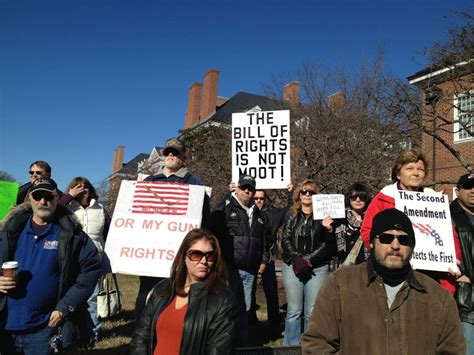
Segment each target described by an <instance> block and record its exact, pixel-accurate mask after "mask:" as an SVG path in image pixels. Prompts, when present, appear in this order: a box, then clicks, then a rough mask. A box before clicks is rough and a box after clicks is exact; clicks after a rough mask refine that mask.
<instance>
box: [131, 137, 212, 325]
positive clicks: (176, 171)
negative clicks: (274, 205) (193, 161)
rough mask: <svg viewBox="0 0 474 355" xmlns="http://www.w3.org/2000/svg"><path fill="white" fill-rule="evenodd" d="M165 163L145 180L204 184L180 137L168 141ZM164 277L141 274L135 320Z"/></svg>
mask: <svg viewBox="0 0 474 355" xmlns="http://www.w3.org/2000/svg"><path fill="white" fill-rule="evenodd" d="M163 155H164V164H163V165H162V166H160V167H159V168H158V171H157V172H156V174H154V175H150V176H148V177H147V178H146V179H145V181H160V182H178V183H181V184H188V185H203V183H202V181H201V180H200V179H199V178H197V177H196V176H194V175H192V174H191V173H190V172H189V171H188V168H187V167H186V147H185V146H184V143H183V142H182V141H180V140H179V139H176V138H172V139H169V140H168V141H167V142H166V146H165V148H164V149H163ZM210 214H211V212H210V207H209V198H208V196H207V195H205V196H204V205H203V210H202V222H201V227H204V228H206V226H207V224H208V223H209V216H210ZM161 280H162V278H160V277H150V276H140V289H139V290H138V295H137V299H136V301H135V320H136V321H138V319H140V314H141V312H142V310H143V308H144V307H145V301H146V297H147V295H148V293H149V292H150V291H151V289H152V288H153V286H155V285H156V284H157V283H158V282H159V281H161Z"/></svg>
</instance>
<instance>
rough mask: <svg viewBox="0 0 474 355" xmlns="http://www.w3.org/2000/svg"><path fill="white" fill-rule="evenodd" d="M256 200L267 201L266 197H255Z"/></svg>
mask: <svg viewBox="0 0 474 355" xmlns="http://www.w3.org/2000/svg"><path fill="white" fill-rule="evenodd" d="M253 199H254V200H255V201H265V197H254V198H253Z"/></svg>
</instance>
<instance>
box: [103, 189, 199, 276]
mask: <svg viewBox="0 0 474 355" xmlns="http://www.w3.org/2000/svg"><path fill="white" fill-rule="evenodd" d="M203 201H204V186H197V185H186V184H179V183H166V182H149V181H122V184H121V186H120V192H119V195H118V198H117V203H116V206H115V210H114V215H113V217H112V221H111V224H110V230H109V234H108V236H107V242H106V245H105V253H106V254H107V257H108V258H109V260H110V262H111V266H112V271H113V272H119V273H123V274H130V275H141V276H159V277H168V276H169V271H170V268H171V264H172V263H173V260H174V257H175V255H176V253H177V251H178V249H179V247H180V245H181V242H182V240H183V238H184V236H185V235H186V234H187V233H188V232H189V231H190V230H192V229H194V228H199V227H200V225H201V216H202V206H203Z"/></svg>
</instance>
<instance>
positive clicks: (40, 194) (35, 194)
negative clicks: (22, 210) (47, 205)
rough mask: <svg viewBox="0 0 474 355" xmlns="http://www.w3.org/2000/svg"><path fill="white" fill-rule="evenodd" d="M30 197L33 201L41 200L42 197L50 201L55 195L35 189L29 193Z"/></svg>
mask: <svg viewBox="0 0 474 355" xmlns="http://www.w3.org/2000/svg"><path fill="white" fill-rule="evenodd" d="M31 197H33V200H35V201H41V200H42V199H43V198H44V199H45V200H46V201H48V202H51V201H53V200H54V197H55V195H53V194H52V193H50V192H46V191H36V192H33V193H32V194H31Z"/></svg>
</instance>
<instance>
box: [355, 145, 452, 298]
mask: <svg viewBox="0 0 474 355" xmlns="http://www.w3.org/2000/svg"><path fill="white" fill-rule="evenodd" d="M427 167H428V163H427V161H426V158H425V156H424V155H423V153H422V152H421V150H420V149H417V148H413V149H407V150H404V151H402V152H401V153H400V155H399V156H398V157H397V159H395V162H394V164H393V167H392V181H393V182H394V183H393V184H391V185H388V186H385V187H384V188H383V189H382V190H380V191H379V192H378V193H377V194H376V195H375V196H374V198H373V199H372V202H371V203H370V205H369V207H368V208H367V211H366V212H365V217H364V220H363V222H362V227H361V231H360V233H361V237H362V240H363V241H364V243H365V246H366V247H367V248H369V249H370V230H371V229H372V220H373V218H374V216H375V215H376V214H377V213H379V212H380V211H383V210H386V209H389V208H395V194H396V192H397V191H399V190H405V191H420V192H424V193H427V194H434V193H435V191H434V190H433V189H430V188H427V187H423V182H424V181H425V177H426V170H427ZM453 234H454V247H455V249H456V259H458V260H460V259H461V247H460V244H459V238H458V235H457V234H456V232H455V231H454V229H453ZM430 274H431V273H430ZM436 276H437V279H438V280H439V282H440V284H441V285H442V286H443V287H444V288H445V289H447V290H448V291H449V292H451V293H454V292H455V291H456V280H455V277H454V276H452V275H449V274H448V273H436Z"/></svg>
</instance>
